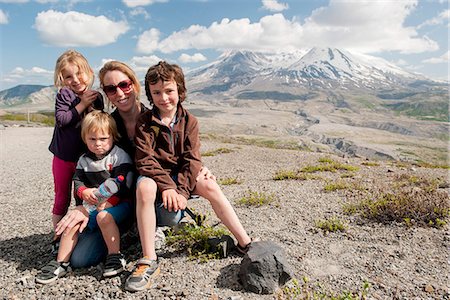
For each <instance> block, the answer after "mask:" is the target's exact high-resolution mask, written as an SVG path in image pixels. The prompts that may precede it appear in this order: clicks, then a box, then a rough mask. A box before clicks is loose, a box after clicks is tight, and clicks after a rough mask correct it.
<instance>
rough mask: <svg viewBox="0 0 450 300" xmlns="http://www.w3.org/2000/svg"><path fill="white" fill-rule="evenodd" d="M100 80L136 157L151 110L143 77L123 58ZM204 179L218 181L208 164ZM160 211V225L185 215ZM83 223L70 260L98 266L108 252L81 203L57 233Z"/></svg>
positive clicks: (201, 174) (122, 141)
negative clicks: (140, 124)
mask: <svg viewBox="0 0 450 300" xmlns="http://www.w3.org/2000/svg"><path fill="white" fill-rule="evenodd" d="M99 80H100V86H101V88H102V89H103V91H104V92H105V94H106V96H107V99H108V100H109V102H110V103H111V104H112V105H113V106H115V107H116V109H115V110H114V111H113V112H112V114H111V115H112V116H113V118H114V119H115V121H116V123H117V129H118V131H119V134H120V136H121V137H120V139H119V141H118V143H117V145H118V146H120V147H121V148H122V149H124V150H125V151H126V152H127V153H128V154H129V155H130V157H131V158H134V154H135V150H136V149H135V144H134V136H135V127H136V122H137V120H138V117H139V115H140V114H141V113H143V112H145V111H147V110H148V108H147V107H146V106H145V105H144V104H142V103H141V101H140V95H141V85H140V83H139V80H138V78H137V77H136V74H135V73H134V71H133V70H132V69H131V68H130V67H129V66H128V65H126V64H124V63H122V62H119V61H110V62H107V63H106V64H105V65H104V66H103V68H102V69H101V70H100V72H99ZM200 178H204V179H207V178H211V179H213V180H215V177H214V176H213V175H211V174H210V172H209V170H208V169H207V168H206V167H203V168H202V169H201V170H200V172H199V175H198V176H197V180H199V179H200ZM156 210H157V215H158V225H160V226H173V225H175V224H177V223H178V222H179V221H180V220H181V219H182V218H183V211H178V212H173V211H172V212H169V211H168V210H166V209H164V207H163V206H162V205H160V206H158V207H157V208H156ZM80 222H82V225H81V226H80V229H79V231H80V233H81V234H80V235H79V240H78V243H77V246H76V248H75V249H74V251H73V253H72V256H71V259H70V262H71V265H72V267H74V268H82V267H89V266H93V265H97V264H98V263H100V262H101V261H103V260H104V258H105V257H106V254H107V249H106V246H105V244H104V242H103V238H102V235H101V232H100V231H95V232H89V233H88V232H83V230H84V228H85V227H86V225H87V222H88V214H87V212H86V210H85V209H84V207H83V206H77V207H76V208H75V209H73V210H71V211H69V212H68V213H67V215H66V216H65V217H64V218H63V219H62V220H61V221H60V222H59V223H58V225H57V227H56V233H57V234H62V233H63V232H64V230H65V229H66V228H72V227H73V226H75V225H76V224H78V223H80ZM127 225H128V226H124V227H125V228H122V229H123V230H126V229H127V228H129V225H130V223H128V224H127ZM82 232H83V233H82Z"/></svg>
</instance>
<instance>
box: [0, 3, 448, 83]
mask: <svg viewBox="0 0 450 300" xmlns="http://www.w3.org/2000/svg"><path fill="white" fill-rule="evenodd" d="M449 16H450V10H449V1H448V0H292V1H289V0H122V1H119V0H99V1H94V0H92V1H90V0H66V1H57V0H0V45H1V49H0V50H1V52H0V90H4V89H7V88H10V87H14V86H16V85H18V84H42V85H52V84H53V70H54V66H55V61H56V59H57V58H58V56H59V55H60V54H61V53H62V52H64V51H65V50H67V49H76V50H78V51H80V52H81V53H83V54H84V55H85V56H86V58H87V59H88V61H89V63H90V64H91V66H92V67H93V68H94V70H95V71H96V72H97V71H98V70H99V69H100V68H101V66H102V65H103V63H104V62H105V61H107V60H111V59H116V60H120V61H123V62H126V63H128V64H129V65H130V66H132V67H133V68H134V70H135V71H136V73H137V74H138V76H139V77H140V78H141V79H142V78H143V76H144V75H143V74H145V71H146V70H147V69H148V67H149V66H150V65H152V64H154V63H156V62H158V61H159V60H161V59H164V60H167V61H169V62H174V63H178V64H179V65H181V66H182V67H183V68H184V69H185V70H186V71H187V70H189V69H192V68H195V67H198V66H200V65H204V64H206V63H208V62H211V61H214V60H216V59H217V58H218V56H219V55H220V54H221V53H222V52H223V51H225V50H230V49H247V50H255V51H264V52H277V51H290V50H298V49H300V50H304V49H308V48H311V47H314V46H319V47H336V48H341V49H345V50H348V51H354V52H360V53H365V54H370V55H373V56H378V57H382V58H384V59H386V60H388V61H390V62H392V63H394V64H396V65H398V66H400V67H402V68H405V69H407V70H409V71H413V72H417V73H421V74H423V75H425V76H427V77H430V78H433V79H441V80H448V71H449V70H448V69H449V67H448V66H449V62H448V61H449V48H448V39H449Z"/></svg>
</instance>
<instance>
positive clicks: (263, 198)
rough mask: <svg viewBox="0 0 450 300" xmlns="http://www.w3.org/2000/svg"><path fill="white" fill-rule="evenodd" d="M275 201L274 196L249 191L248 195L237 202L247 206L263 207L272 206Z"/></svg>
mask: <svg viewBox="0 0 450 300" xmlns="http://www.w3.org/2000/svg"><path fill="white" fill-rule="evenodd" d="M274 200H275V195H274V194H267V193H265V192H256V191H251V190H249V191H248V192H247V195H246V196H244V197H242V198H241V199H239V200H238V201H237V204H240V205H246V206H263V205H268V204H271V203H272V202H273V201H274Z"/></svg>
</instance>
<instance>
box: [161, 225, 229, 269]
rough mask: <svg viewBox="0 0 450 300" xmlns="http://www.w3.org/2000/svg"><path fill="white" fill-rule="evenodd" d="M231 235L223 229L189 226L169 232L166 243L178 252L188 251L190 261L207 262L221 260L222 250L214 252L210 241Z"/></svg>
mask: <svg viewBox="0 0 450 300" xmlns="http://www.w3.org/2000/svg"><path fill="white" fill-rule="evenodd" d="M229 234H230V233H229V231H228V230H227V229H225V228H223V227H210V226H206V225H202V226H197V225H193V224H187V225H184V226H181V227H179V228H177V230H173V229H171V230H169V232H168V234H167V237H166V243H167V245H168V246H172V247H174V248H175V249H176V250H177V251H187V252H188V254H189V258H190V259H199V260H200V261H201V262H205V261H208V260H209V259H216V258H220V254H219V252H220V250H218V251H212V250H213V249H211V245H210V244H209V243H208V240H209V239H210V238H213V237H217V238H220V237H221V236H223V235H229Z"/></svg>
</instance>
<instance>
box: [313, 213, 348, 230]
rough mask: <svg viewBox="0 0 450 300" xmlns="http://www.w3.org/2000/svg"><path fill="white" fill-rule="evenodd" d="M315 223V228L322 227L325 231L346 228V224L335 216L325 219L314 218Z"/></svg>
mask: <svg viewBox="0 0 450 300" xmlns="http://www.w3.org/2000/svg"><path fill="white" fill-rule="evenodd" d="M315 225H316V227H317V228H319V229H322V230H323V231H325V232H336V231H345V230H347V225H346V224H345V223H344V222H343V221H342V220H339V219H338V218H337V217H332V218H330V219H325V220H316V222H315Z"/></svg>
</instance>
